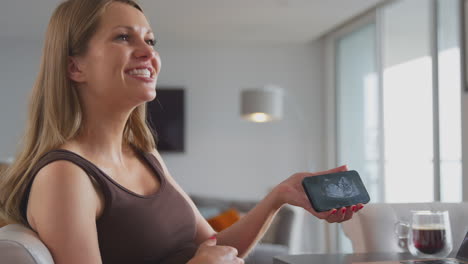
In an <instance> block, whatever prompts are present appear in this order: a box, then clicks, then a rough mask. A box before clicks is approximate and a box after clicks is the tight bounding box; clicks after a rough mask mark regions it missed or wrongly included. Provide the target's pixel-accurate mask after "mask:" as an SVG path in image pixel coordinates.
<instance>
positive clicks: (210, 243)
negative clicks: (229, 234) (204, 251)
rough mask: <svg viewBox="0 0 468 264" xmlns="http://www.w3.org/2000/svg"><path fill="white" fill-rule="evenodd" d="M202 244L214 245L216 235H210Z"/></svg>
mask: <svg viewBox="0 0 468 264" xmlns="http://www.w3.org/2000/svg"><path fill="white" fill-rule="evenodd" d="M202 245H203V246H216V237H215V236H212V237H210V239H208V240H206V241H205V242H203V243H202Z"/></svg>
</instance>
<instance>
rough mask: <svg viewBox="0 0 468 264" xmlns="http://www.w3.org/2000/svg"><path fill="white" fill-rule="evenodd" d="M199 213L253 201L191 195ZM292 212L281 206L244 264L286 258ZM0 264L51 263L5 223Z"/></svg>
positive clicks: (23, 231)
mask: <svg viewBox="0 0 468 264" xmlns="http://www.w3.org/2000/svg"><path fill="white" fill-rule="evenodd" d="M192 199H193V201H194V202H195V204H196V205H197V207H198V208H199V209H200V211H201V212H202V213H205V214H206V213H207V212H209V211H211V212H215V211H219V212H221V211H223V210H225V209H228V208H235V209H236V210H238V211H239V212H247V211H248V210H250V209H251V208H253V207H254V206H255V204H256V202H255V201H238V200H229V199H215V198H208V197H201V196H192ZM295 212H296V211H295V210H294V209H293V208H291V207H290V206H284V207H282V208H281V210H280V211H279V212H278V214H277V216H276V217H275V220H274V221H273V223H272V225H271V227H270V228H269V230H268V231H267V233H266V234H265V236H264V238H263V239H262V241H260V243H259V244H258V245H257V246H256V247H255V248H254V249H253V250H252V252H251V253H250V254H249V256H248V257H247V258H246V260H245V263H247V264H272V263H273V257H274V256H279V255H286V254H288V252H289V246H290V243H291V241H292V239H293V237H291V233H292V232H291V230H292V228H293V225H294V221H295V217H296V213H295ZM0 263H2V264H53V263H54V261H53V259H52V256H51V254H50V252H49V250H48V249H47V247H46V246H45V245H44V244H43V243H42V242H41V240H40V239H39V237H38V236H37V234H36V233H35V232H34V231H32V230H30V229H29V228H27V227H25V226H23V225H19V224H9V225H6V226H4V227H2V228H0Z"/></svg>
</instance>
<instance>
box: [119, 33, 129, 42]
mask: <svg viewBox="0 0 468 264" xmlns="http://www.w3.org/2000/svg"><path fill="white" fill-rule="evenodd" d="M128 38H129V36H128V35H127V34H120V35H118V36H117V38H116V39H118V40H123V41H128Z"/></svg>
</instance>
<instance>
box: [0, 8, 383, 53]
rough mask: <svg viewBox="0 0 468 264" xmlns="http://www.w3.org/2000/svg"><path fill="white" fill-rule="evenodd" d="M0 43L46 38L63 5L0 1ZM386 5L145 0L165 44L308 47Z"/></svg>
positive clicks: (148, 11)
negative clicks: (3, 39)
mask: <svg viewBox="0 0 468 264" xmlns="http://www.w3.org/2000/svg"><path fill="white" fill-rule="evenodd" d="M0 1H2V2H1V4H0V7H1V8H0V38H1V37H21V38H23V37H26V38H28V37H34V38H42V36H43V35H44V32H45V29H46V26H47V23H48V19H49V17H50V15H51V13H52V11H53V9H54V8H55V6H57V4H58V3H59V2H61V1H60V0H40V1H32V0H14V1H7V0H0ZM383 1H385V0H140V1H139V3H140V4H141V5H142V7H143V9H144V12H145V14H146V16H147V17H148V19H149V20H150V23H151V25H152V27H153V30H154V31H155V32H156V35H157V38H158V39H159V41H160V42H177V43H185V44H187V43H188V44H197V43H200V44H207V43H217V44H234V45H237V44H252V45H271V44H291V43H294V44H297V43H307V42H309V41H312V40H314V39H316V38H317V37H319V36H321V35H322V34H323V33H325V32H327V31H329V30H331V29H333V28H334V27H336V26H337V25H339V24H341V23H343V22H345V21H347V20H349V19H351V18H353V17H355V16H356V15H359V14H361V13H362V12H364V11H366V10H367V9H369V8H371V7H373V6H375V5H376V4H378V3H380V2H383Z"/></svg>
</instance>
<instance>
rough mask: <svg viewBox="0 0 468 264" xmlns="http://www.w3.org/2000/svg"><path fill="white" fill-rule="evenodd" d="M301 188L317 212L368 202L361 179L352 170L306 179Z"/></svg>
mask: <svg viewBox="0 0 468 264" xmlns="http://www.w3.org/2000/svg"><path fill="white" fill-rule="evenodd" d="M302 186H303V188H304V191H305V193H306V194H307V197H308V198H309V201H310V203H311V205H312V207H313V208H314V209H315V211H317V212H324V211H328V210H331V209H334V208H341V207H347V206H351V205H355V204H358V203H362V204H366V203H368V202H369V201H370V197H369V194H368V192H367V190H366V187H365V186H364V183H363V182H362V180H361V177H360V176H359V174H358V173H357V171H354V170H351V171H344V172H337V173H331V174H324V175H317V176H311V177H306V178H304V179H303V180H302Z"/></svg>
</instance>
